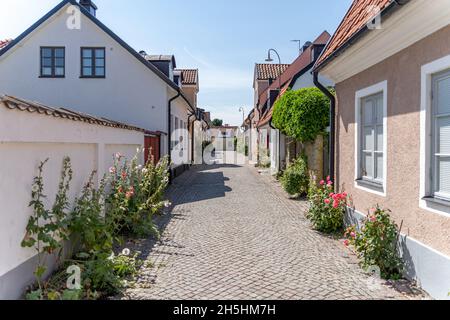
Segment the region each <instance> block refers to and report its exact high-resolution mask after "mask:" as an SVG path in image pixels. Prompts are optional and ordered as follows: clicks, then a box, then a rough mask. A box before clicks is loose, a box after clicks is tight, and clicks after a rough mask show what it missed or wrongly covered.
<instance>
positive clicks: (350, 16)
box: [316, 0, 393, 67]
mask: <svg viewBox="0 0 450 320" xmlns="http://www.w3.org/2000/svg"><path fill="white" fill-rule="evenodd" d="M392 2H393V0H354V1H353V3H352V5H351V6H350V9H349V10H348V12H347V14H346V15H345V17H344V19H343V20H342V22H341V24H340V25H339V27H338V29H337V30H336V32H335V34H334V35H333V37H332V38H331V40H330V42H329V43H328V45H327V47H326V48H325V50H324V52H323V54H322V56H321V57H320V58H319V60H318V61H317V63H316V66H317V67H318V66H320V65H321V64H322V63H323V62H324V61H325V60H327V59H328V58H329V57H330V56H331V55H332V54H333V53H335V52H336V51H337V50H338V49H339V48H340V47H341V46H342V45H344V44H345V43H346V42H347V41H348V40H349V39H351V38H352V37H353V36H354V35H355V34H356V33H358V32H359V31H360V30H361V29H363V28H364V27H365V26H366V24H367V23H368V22H369V21H371V20H373V19H374V15H373V14H374V13H373V11H372V10H370V8H371V7H372V6H377V7H378V8H379V9H380V12H381V11H382V10H383V9H385V8H386V7H387V6H388V5H389V4H391V3H392Z"/></svg>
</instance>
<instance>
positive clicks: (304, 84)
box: [292, 69, 334, 90]
mask: <svg viewBox="0 0 450 320" xmlns="http://www.w3.org/2000/svg"><path fill="white" fill-rule="evenodd" d="M311 72H312V69H310V70H308V71H307V72H305V73H304V74H302V75H301V76H300V77H299V78H298V79H297V80H296V81H295V83H294V84H293V86H292V90H299V89H302V88H311V87H315V86H316V85H315V84H314V81H313V80H314V77H313V75H312V73H311ZM319 82H320V83H321V84H322V85H324V86H325V87H334V83H333V82H332V81H331V80H329V79H327V78H326V77H324V76H322V75H320V74H319Z"/></svg>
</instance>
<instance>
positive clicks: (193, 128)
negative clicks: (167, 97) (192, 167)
mask: <svg viewBox="0 0 450 320" xmlns="http://www.w3.org/2000/svg"><path fill="white" fill-rule="evenodd" d="M192 117H195V119H194V121H192V124H191V118H192ZM197 120H198V119H197V116H196V115H195V113H191V114H190V115H189V118H188V124H189V130H190V129H192V130H190V131H191V164H194V130H195V127H194V124H195V122H196V121H197Z"/></svg>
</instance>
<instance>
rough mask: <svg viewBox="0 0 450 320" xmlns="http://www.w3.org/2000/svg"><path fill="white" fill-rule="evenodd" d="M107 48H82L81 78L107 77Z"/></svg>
mask: <svg viewBox="0 0 450 320" xmlns="http://www.w3.org/2000/svg"><path fill="white" fill-rule="evenodd" d="M105 60H106V59H105V48H81V78H105V75H106V72H105V62H106V61H105Z"/></svg>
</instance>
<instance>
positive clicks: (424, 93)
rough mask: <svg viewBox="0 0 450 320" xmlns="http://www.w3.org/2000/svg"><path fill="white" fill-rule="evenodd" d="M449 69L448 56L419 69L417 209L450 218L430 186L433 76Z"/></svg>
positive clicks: (449, 61) (445, 206) (449, 211)
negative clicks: (434, 196)
mask: <svg viewBox="0 0 450 320" xmlns="http://www.w3.org/2000/svg"><path fill="white" fill-rule="evenodd" d="M449 69H450V55H448V56H445V57H443V58H440V59H438V60H435V61H432V62H430V63H428V64H425V65H423V66H422V68H421V101H420V195H419V207H420V208H422V209H425V210H427V211H430V212H433V213H437V214H439V215H443V216H445V217H450V206H449V205H448V204H446V203H445V201H439V200H435V199H433V198H432V197H431V195H432V192H433V186H432V180H433V179H432V177H431V172H432V171H431V170H432V163H431V161H432V158H433V157H432V154H431V152H432V139H431V137H432V136H433V135H432V132H431V130H432V129H433V127H434V126H433V125H432V118H433V99H432V94H433V81H432V79H433V76H434V75H436V74H438V73H440V72H443V71H445V70H449Z"/></svg>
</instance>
